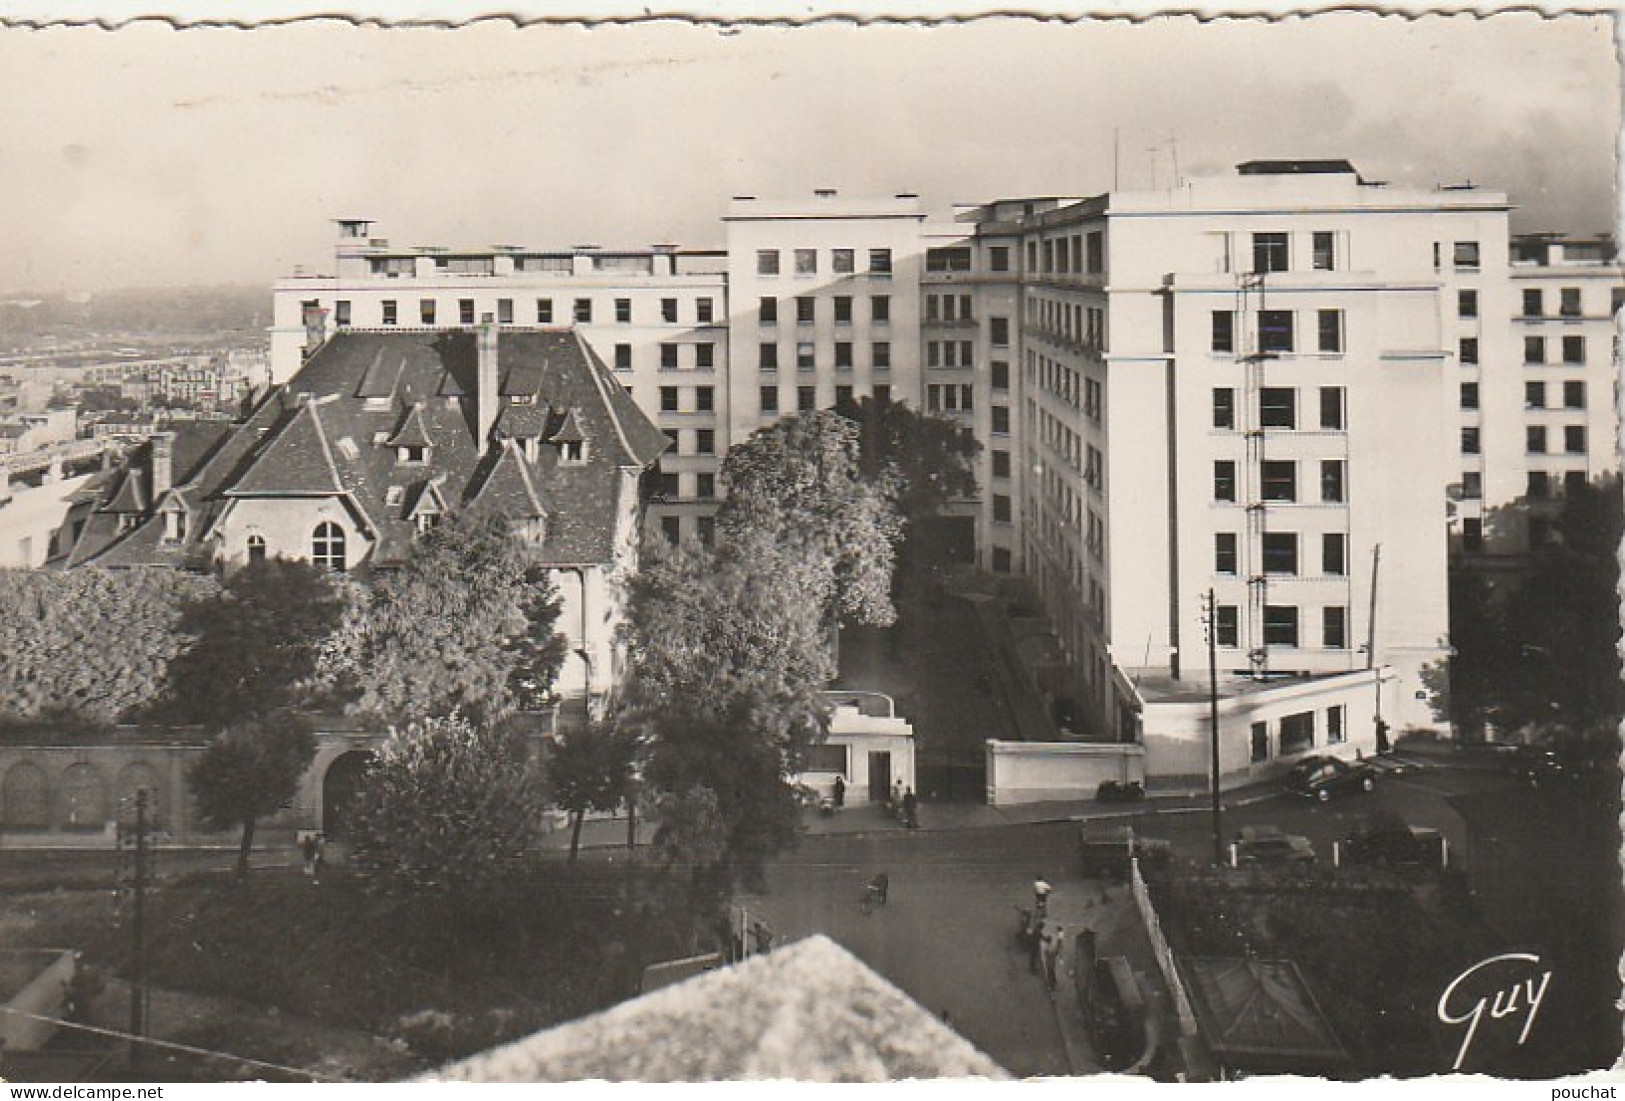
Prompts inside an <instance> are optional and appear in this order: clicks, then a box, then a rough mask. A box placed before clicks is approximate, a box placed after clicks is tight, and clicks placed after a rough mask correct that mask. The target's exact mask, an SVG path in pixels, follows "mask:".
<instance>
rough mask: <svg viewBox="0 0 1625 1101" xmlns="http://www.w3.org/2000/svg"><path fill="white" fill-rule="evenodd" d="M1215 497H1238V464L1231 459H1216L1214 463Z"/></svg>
mask: <svg viewBox="0 0 1625 1101" xmlns="http://www.w3.org/2000/svg"><path fill="white" fill-rule="evenodd" d="M1213 499H1214V500H1215V501H1234V500H1235V499H1236V464H1235V463H1234V462H1233V461H1231V460H1230V459H1216V460H1214V463H1213Z"/></svg>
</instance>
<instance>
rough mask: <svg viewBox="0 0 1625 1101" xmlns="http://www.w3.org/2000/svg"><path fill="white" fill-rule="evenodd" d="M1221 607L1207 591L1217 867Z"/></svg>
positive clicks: (1220, 856) (1220, 850)
mask: <svg viewBox="0 0 1625 1101" xmlns="http://www.w3.org/2000/svg"><path fill="white" fill-rule="evenodd" d="M1218 616H1219V610H1218V607H1217V605H1215V603H1214V596H1213V590H1212V589H1209V590H1208V591H1207V600H1206V612H1205V615H1204V619H1205V621H1206V623H1207V716H1208V733H1209V747H1208V748H1209V750H1210V752H1211V755H1212V760H1211V763H1210V764H1211V774H1210V776H1209V782H1210V794H1211V795H1212V798H1213V864H1214V866H1215V867H1217V866H1219V865H1221V864H1223V863H1224V832H1223V828H1222V826H1221V824H1220V813H1221V812H1220V809H1219V637H1218V636H1219V623H1218Z"/></svg>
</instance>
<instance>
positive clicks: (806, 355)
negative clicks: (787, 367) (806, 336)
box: [796, 341, 814, 371]
mask: <svg viewBox="0 0 1625 1101" xmlns="http://www.w3.org/2000/svg"><path fill="white" fill-rule="evenodd" d="M813 366H814V358H813V345H812V343H811V342H810V341H802V342H801V343H800V344H797V345H796V370H798V371H811V370H812V369H813Z"/></svg>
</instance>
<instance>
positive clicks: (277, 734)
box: [187, 710, 316, 879]
mask: <svg viewBox="0 0 1625 1101" xmlns="http://www.w3.org/2000/svg"><path fill="white" fill-rule="evenodd" d="M315 754H316V738H315V735H314V734H313V733H312V730H311V726H310V722H309V720H308V719H306V718H305V717H304V716H301V715H299V714H297V713H296V712H293V711H290V710H282V711H276V712H272V713H270V714H267V715H266V716H264V717H263V718H244V719H240V720H237V721H235V722H233V723H232V724H231V725H229V726H227V727H226V728H225V729H224V730H221V731H220V732H219V733H218V734H216V735H215V737H214V740H213V741H211V742H210V743H209V746H208V748H207V749H205V750H204V751H203V755H202V756H201V757H199V758H198V761H197V763H196V764H195V765H193V766H192V770H191V772H190V773H189V774H188V776H187V780H188V782H189V783H190V785H191V787H192V793H193V794H194V795H195V796H196V798H197V806H198V814H199V816H200V817H201V818H202V819H203V821H204V822H205V823H207V824H208V825H210V826H212V827H214V828H215V829H219V830H228V829H235V828H236V827H238V826H241V827H242V831H243V833H242V840H241V842H240V843H239V845H238V847H237V878H238V879H243V878H244V877H246V876H247V875H248V854H249V852H250V851H251V850H252V849H253V847H254V826H255V823H256V822H257V821H258V820H259V819H260V818H261V817H263V816H265V815H268V814H275V813H276V812H277V811H279V810H282V809H283V808H285V807H287V806H288V804H289V803H291V802H292V801H293V795H294V792H295V791H296V790H298V787H299V778H300V777H301V776H303V775H304V774H305V769H307V768H309V767H310V761H311V758H312V757H314V756H315Z"/></svg>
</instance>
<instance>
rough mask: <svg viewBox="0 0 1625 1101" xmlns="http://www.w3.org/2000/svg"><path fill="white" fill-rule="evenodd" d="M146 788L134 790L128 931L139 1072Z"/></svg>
mask: <svg viewBox="0 0 1625 1101" xmlns="http://www.w3.org/2000/svg"><path fill="white" fill-rule="evenodd" d="M146 872H147V789H146V788H142V789H140V790H139V791H137V792H136V793H135V902H134V906H133V908H132V910H131V920H130V934H131V938H132V945H131V949H132V950H131V954H130V959H131V964H130V1070H131V1072H132V1073H133V1074H139V1073H140V1071H141V1063H142V1044H141V1038H142V1037H143V1036H145V1035H146V1028H147V1005H146V996H147V943H146V928H145V925H146V922H145V918H146V913H145V909H146V892H147V878H146Z"/></svg>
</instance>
